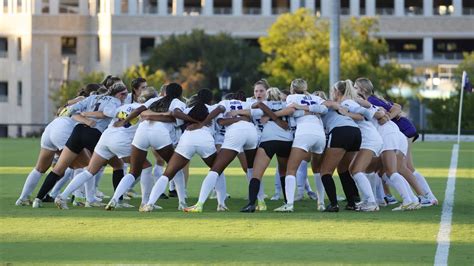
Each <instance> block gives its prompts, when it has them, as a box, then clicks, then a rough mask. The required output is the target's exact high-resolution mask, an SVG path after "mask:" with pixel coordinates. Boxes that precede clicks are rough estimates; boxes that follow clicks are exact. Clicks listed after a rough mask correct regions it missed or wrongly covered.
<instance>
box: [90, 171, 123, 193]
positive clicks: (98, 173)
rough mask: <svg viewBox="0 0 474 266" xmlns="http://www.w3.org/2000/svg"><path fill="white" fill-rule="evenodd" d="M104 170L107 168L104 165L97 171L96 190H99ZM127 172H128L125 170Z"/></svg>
mask: <svg viewBox="0 0 474 266" xmlns="http://www.w3.org/2000/svg"><path fill="white" fill-rule="evenodd" d="M104 170H105V167H104V166H102V167H101V168H100V170H99V172H97V174H95V175H94V179H95V190H96V191H97V189H98V188H99V185H100V180H101V179H102V176H103V175H104ZM124 173H126V172H124Z"/></svg>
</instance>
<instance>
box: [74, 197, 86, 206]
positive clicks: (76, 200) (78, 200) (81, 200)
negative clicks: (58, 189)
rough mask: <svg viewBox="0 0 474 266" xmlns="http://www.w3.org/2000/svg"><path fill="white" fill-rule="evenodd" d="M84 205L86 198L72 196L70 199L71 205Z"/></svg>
mask: <svg viewBox="0 0 474 266" xmlns="http://www.w3.org/2000/svg"><path fill="white" fill-rule="evenodd" d="M85 205H86V199H85V198H81V197H74V200H73V201H72V206H76V207H84V206H85Z"/></svg>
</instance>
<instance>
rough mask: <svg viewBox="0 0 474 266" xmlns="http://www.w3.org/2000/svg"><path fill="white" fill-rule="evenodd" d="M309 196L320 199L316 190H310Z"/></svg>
mask: <svg viewBox="0 0 474 266" xmlns="http://www.w3.org/2000/svg"><path fill="white" fill-rule="evenodd" d="M308 197H309V198H310V199H312V200H318V194H316V192H314V191H308Z"/></svg>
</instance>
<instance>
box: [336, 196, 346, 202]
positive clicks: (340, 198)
mask: <svg viewBox="0 0 474 266" xmlns="http://www.w3.org/2000/svg"><path fill="white" fill-rule="evenodd" d="M345 200H346V197H344V196H339V195H337V201H345Z"/></svg>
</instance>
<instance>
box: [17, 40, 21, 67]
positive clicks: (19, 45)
mask: <svg viewBox="0 0 474 266" xmlns="http://www.w3.org/2000/svg"><path fill="white" fill-rule="evenodd" d="M16 52H17V54H16V56H17V59H18V61H20V60H21V37H18V46H17V50H16Z"/></svg>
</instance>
